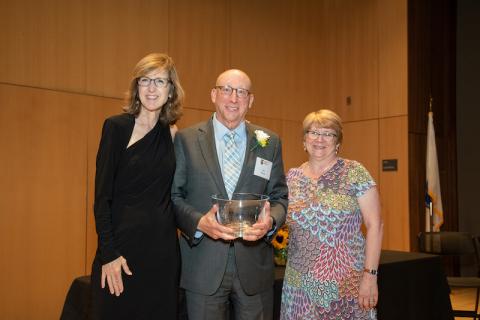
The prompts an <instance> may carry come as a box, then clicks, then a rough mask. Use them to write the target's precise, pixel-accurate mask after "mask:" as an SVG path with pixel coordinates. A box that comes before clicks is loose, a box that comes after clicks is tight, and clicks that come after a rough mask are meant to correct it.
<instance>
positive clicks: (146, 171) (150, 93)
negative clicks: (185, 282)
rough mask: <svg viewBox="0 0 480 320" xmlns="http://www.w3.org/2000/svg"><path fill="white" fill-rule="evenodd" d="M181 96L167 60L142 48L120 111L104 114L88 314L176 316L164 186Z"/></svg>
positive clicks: (172, 240) (171, 226) (171, 231)
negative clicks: (110, 115) (118, 112)
mask: <svg viewBox="0 0 480 320" xmlns="http://www.w3.org/2000/svg"><path fill="white" fill-rule="evenodd" d="M183 98H184V93H183V89H182V87H181V85H180V83H179V79H178V75H177V72H176V70H175V66H174V63H173V61H172V59H171V58H170V57H169V56H167V55H165V54H159V53H153V54H149V55H147V56H146V57H144V58H143V59H142V60H140V61H139V62H138V64H137V65H136V66H135V68H134V70H133V78H132V81H131V84H130V88H129V91H128V94H127V106H126V107H125V108H124V111H125V113H123V114H120V115H117V116H113V117H110V118H108V119H106V120H105V123H104V125H103V131H102V137H101V140H100V146H99V149H98V153H97V167H96V168H97V170H96V177H95V204H94V212H95V223H96V229H97V234H98V249H97V252H96V256H95V260H94V262H93V266H92V291H93V292H92V298H93V300H92V312H93V316H94V319H176V314H177V288H178V287H177V286H178V284H177V283H178V267H179V262H178V259H179V258H178V247H177V235H176V228H175V221H174V214H173V209H172V204H171V201H170V188H171V184H172V179H173V174H174V171H175V154H174V151H173V143H172V139H173V135H174V132H175V128H176V127H175V125H174V124H175V122H176V121H177V120H178V118H179V117H180V115H181V105H182V102H183Z"/></svg>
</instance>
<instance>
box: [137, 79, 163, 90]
mask: <svg viewBox="0 0 480 320" xmlns="http://www.w3.org/2000/svg"><path fill="white" fill-rule="evenodd" d="M152 81H153V83H154V84H155V86H156V87H157V88H165V87H166V86H167V84H169V83H170V79H168V78H155V79H151V78H149V77H140V78H138V80H137V83H138V85H139V86H141V87H148V86H150V83H152Z"/></svg>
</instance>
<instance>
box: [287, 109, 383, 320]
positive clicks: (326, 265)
mask: <svg viewBox="0 0 480 320" xmlns="http://www.w3.org/2000/svg"><path fill="white" fill-rule="evenodd" d="M303 130H304V139H303V143H304V149H305V151H306V152H307V153H308V156H309V159H308V161H307V162H305V163H304V164H302V165H301V166H300V167H299V168H293V169H291V170H290V171H289V172H288V175H287V183H288V188H289V206H288V216H287V224H288V227H289V230H290V235H289V248H288V262H287V267H286V270H285V280H284V284H283V293H282V307H281V319H288V320H291V319H302V320H306V319H376V314H375V309H374V308H375V306H376V305H377V301H378V286H377V269H378V263H379V258H380V251H381V242H382V230H383V224H382V219H381V215H380V204H379V197H378V192H377V189H376V187H375V182H374V181H373V179H372V177H371V176H370V174H369V173H368V171H367V170H366V169H365V167H363V166H362V165H361V164H360V163H358V162H357V161H353V160H347V159H342V158H340V157H338V156H337V153H338V148H339V146H340V144H341V142H342V137H343V135H342V124H341V120H340V117H339V116H338V115H337V114H336V113H334V112H332V111H330V110H319V111H317V112H312V113H310V114H308V115H307V116H306V117H305V119H304V121H303ZM362 223H364V224H365V227H366V237H364V235H363V234H362V231H361V225H362Z"/></svg>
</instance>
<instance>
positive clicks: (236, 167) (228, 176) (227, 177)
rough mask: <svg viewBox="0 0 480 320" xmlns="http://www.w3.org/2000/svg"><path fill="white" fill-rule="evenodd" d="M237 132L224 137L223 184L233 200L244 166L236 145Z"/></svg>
mask: <svg viewBox="0 0 480 320" xmlns="http://www.w3.org/2000/svg"><path fill="white" fill-rule="evenodd" d="M235 135H236V134H235V131H231V132H229V133H226V134H225V135H224V136H223V141H225V154H224V157H223V182H224V183H225V189H227V193H228V197H229V198H230V199H231V198H232V194H233V191H234V190H235V186H236V185H237V181H238V177H239V176H240V171H241V170H242V164H241V163H240V150H238V146H237V144H236V143H235Z"/></svg>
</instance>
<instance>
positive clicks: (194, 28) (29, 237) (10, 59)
mask: <svg viewBox="0 0 480 320" xmlns="http://www.w3.org/2000/svg"><path fill="white" fill-rule="evenodd" d="M0 26H1V28H0V38H1V39H2V40H3V41H2V43H3V44H4V45H3V46H2V50H0V70H1V72H0V134H1V135H2V137H4V146H3V148H2V151H1V155H2V156H1V157H0V159H1V160H0V161H1V163H2V165H3V166H2V167H3V168H4V170H2V172H1V173H0V177H1V179H0V197H1V198H0V255H1V256H0V267H1V269H2V275H0V282H1V284H2V285H1V286H0V314H2V317H5V318H6V319H54V318H58V316H59V314H60V312H61V307H62V304H63V301H64V298H65V294H66V292H67V290H68V287H69V285H70V283H71V281H72V279H73V278H74V277H77V276H80V275H83V274H89V273H90V265H91V261H92V258H93V255H94V252H95V249H96V235H95V229H94V221H93V212H92V203H93V191H94V190H93V189H94V175H95V156H96V151H97V147H98V139H99V135H100V130H101V125H102V122H103V120H104V119H105V117H107V116H108V115H111V114H115V113H119V112H121V106H122V98H123V95H124V92H125V90H126V89H127V86H128V82H129V79H130V72H131V70H132V68H133V66H134V64H135V63H136V62H137V61H138V60H139V59H140V58H141V57H143V56H144V55H145V54H147V53H149V52H153V51H159V52H167V53H169V54H170V55H171V56H173V57H174V59H175V61H176V64H177V68H178V71H179V73H180V79H181V81H182V84H183V85H184V87H185V89H186V92H187V101H186V108H185V115H184V117H183V118H182V119H181V121H180V122H179V124H178V125H179V126H180V127H186V126H188V125H191V124H193V123H196V122H198V121H202V120H205V119H207V118H208V117H209V116H211V113H212V111H213V106H212V104H211V102H210V88H211V87H212V86H213V84H214V82H215V78H216V76H217V75H218V74H219V73H220V72H222V71H223V70H225V69H227V68H231V67H235V68H241V69H243V70H245V71H246V72H247V73H249V74H250V76H251V77H252V79H253V83H254V86H253V92H254V94H255V104H254V107H253V108H252V110H251V111H250V113H249V115H248V119H249V120H250V121H252V122H255V123H258V124H260V125H263V126H266V127H269V128H271V129H273V130H275V131H277V132H278V133H279V134H280V136H281V137H282V140H283V152H284V153H283V155H284V162H285V168H286V169H289V168H291V167H295V166H298V165H299V164H301V163H302V162H304V161H305V160H306V154H305V153H304V152H303V149H302V125H301V122H302V120H303V118H304V116H305V115H306V114H307V113H309V112H311V111H314V110H318V109H320V108H331V109H333V110H335V111H336V112H338V113H339V114H340V116H341V117H342V118H343V120H344V130H345V139H344V144H343V146H342V147H341V155H342V156H344V157H347V158H352V159H356V160H359V161H361V162H362V163H363V164H364V165H365V166H366V167H367V168H368V170H369V171H370V172H371V173H372V175H373V177H374V178H375V179H376V180H377V183H378V186H379V190H380V193H381V197H382V206H383V215H384V219H385V222H386V224H385V231H386V232H385V240H384V247H385V248H388V249H403V250H408V249H409V241H408V234H409V215H408V185H407V180H408V179H407V172H408V163H407V159H408V148H407V139H408V135H407V125H406V124H407V118H408V114H407V105H406V101H407V97H406V95H407V79H406V74H407V51H406V50H407V42H406V32H407V16H406V0H391V1H379V0H362V1H358V0H301V1H288V0H280V1H276V0H275V1H274V0H265V1H254V0H247V1H241V2H238V1H232V0H204V1H192V0H190V1H189V0H175V1H173V0H160V1H148V0H139V1H128V0H120V1H118V0H115V1H114V0H95V1H94V0H83V1H76V2H71V1H61V0H18V1H13V2H12V1H10V2H7V1H2V2H1V3H0ZM347 98H348V99H347ZM347 100H349V101H350V102H349V103H347ZM385 158H388V159H391V158H395V159H398V162H399V170H398V171H396V172H382V171H381V166H380V165H381V160H382V159H385Z"/></svg>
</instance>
